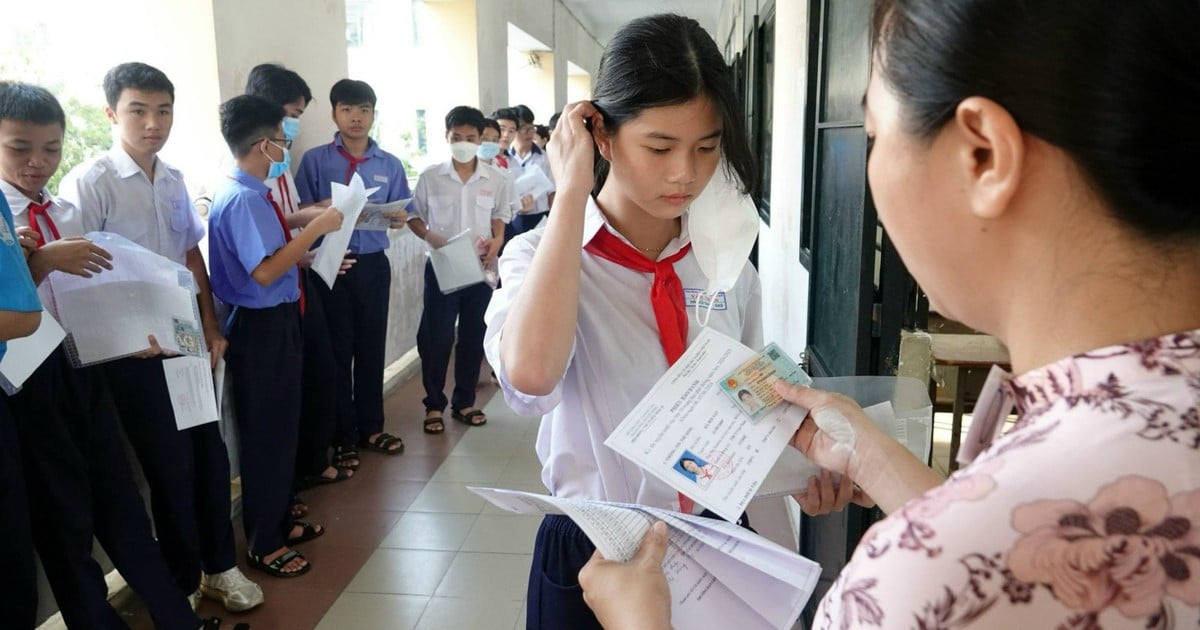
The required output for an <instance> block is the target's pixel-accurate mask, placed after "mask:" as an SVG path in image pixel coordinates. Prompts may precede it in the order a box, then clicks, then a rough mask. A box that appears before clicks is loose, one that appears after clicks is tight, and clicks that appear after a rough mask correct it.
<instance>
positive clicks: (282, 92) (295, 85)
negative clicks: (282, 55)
mask: <svg viewBox="0 0 1200 630" xmlns="http://www.w3.org/2000/svg"><path fill="white" fill-rule="evenodd" d="M246 94H250V95H253V96H260V97H262V98H265V99H267V100H268V101H271V102H272V103H275V104H277V105H286V104H288V103H293V102H295V101H297V100H299V99H301V98H303V99H304V105H305V106H307V105H308V104H309V103H311V102H312V97H313V96H312V90H310V89H308V84H307V83H305V82H304V79H302V78H300V75H298V74H296V72H295V71H293V70H288V69H287V68H285V67H283V66H281V65H279V64H277V63H260V64H258V65H257V66H254V68H252V69H251V70H250V76H248V77H246Z"/></svg>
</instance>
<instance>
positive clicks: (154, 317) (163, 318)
mask: <svg viewBox="0 0 1200 630" xmlns="http://www.w3.org/2000/svg"><path fill="white" fill-rule="evenodd" d="M195 299H196V297H195V296H194V295H192V294H191V292H190V291H189V290H188V289H185V288H183V287H178V286H177V287H174V288H172V287H166V286H163V285H159V284H154V283H151V282H138V281H131V282H109V283H106V284H93V285H88V286H84V287H82V288H79V289H75V290H72V291H64V292H61V293H57V294H56V295H55V300H56V302H57V304H58V312H59V316H60V317H61V318H62V324H63V327H64V328H66V329H67V330H69V331H71V336H72V339H73V341H74V345H75V351H76V354H77V356H78V360H79V364H80V365H90V364H92V363H98V362H101V361H107V360H110V359H116V358H120V357H126V356H129V355H131V354H136V353H138V352H142V351H145V350H148V349H149V348H150V343H149V342H148V341H147V336H149V335H154V338H155V340H157V341H158V345H159V347H161V348H162V349H163V350H165V351H167V352H172V353H183V352H184V350H185V349H184V348H182V347H181V346H180V344H179V343H178V342H177V339H176V334H175V333H176V330H175V326H176V322H179V324H178V325H180V326H186V327H188V329H189V330H192V331H193V332H196V334H199V333H198V330H196V326H195V315H194V304H193V303H194V301H195ZM114 322H120V324H119V325H114ZM188 345H189V346H191V345H193V344H188ZM196 350H197V349H195V348H190V347H189V348H188V351H196Z"/></svg>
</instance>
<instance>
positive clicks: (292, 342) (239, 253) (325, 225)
mask: <svg viewBox="0 0 1200 630" xmlns="http://www.w3.org/2000/svg"><path fill="white" fill-rule="evenodd" d="M283 117H284V111H283V108H282V107H280V106H279V105H276V104H274V103H271V102H270V101H266V100H264V99H261V98H259V97H257V96H248V95H243V96H238V97H234V98H232V99H230V100H229V101H226V102H225V103H224V104H223V105H221V135H222V136H224V138H225V143H226V144H227V145H229V150H230V151H231V152H232V153H233V155H234V158H235V160H236V162H237V167H236V168H234V170H233V172H232V173H230V174H229V181H228V182H226V184H225V187H224V188H222V189H221V190H219V191H218V192H217V194H216V196H215V197H214V198H213V204H212V210H211V213H210V214H209V242H208V248H209V260H210V261H211V262H210V263H209V264H210V265H211V267H212V287H213V292H214V293H215V294H216V295H217V297H219V298H220V299H221V300H222V301H224V302H225V303H226V304H230V305H231V306H233V307H234V310H233V314H232V315H231V316H230V318H229V324H228V330H227V335H228V339H229V351H228V352H227V354H226V364H227V368H228V377H229V379H230V381H231V382H232V383H233V404H234V410H235V412H236V415H237V423H238V430H239V432H240V436H241V440H240V448H241V462H242V522H243V524H244V526H245V530H246V541H247V543H248V544H249V547H250V549H249V560H250V566H252V567H254V568H256V569H259V570H261V571H264V572H266V573H268V574H269V575H272V576H275V577H296V576H299V575H303V574H304V573H307V572H308V571H309V569H311V568H312V565H311V564H309V563H308V561H307V560H306V559H305V558H304V556H302V555H301V554H300V553H299V552H298V551H295V550H294V549H291V548H290V547H291V546H292V545H296V544H299V543H302V542H305V541H307V540H311V539H313V538H316V537H318V536H320V535H321V534H323V533H324V532H325V530H324V529H323V528H320V527H317V526H313V525H310V524H308V523H301V522H299V521H296V522H293V521H292V520H291V517H290V506H291V501H290V497H291V489H292V481H293V477H294V473H293V467H294V466H295V458H296V441H297V432H298V427H299V422H300V400H301V396H300V378H301V365H302V356H303V344H304V340H303V332H302V330H301V319H300V318H301V313H302V311H303V309H304V302H305V296H304V293H303V285H302V284H301V280H300V273H299V268H298V267H297V263H299V262H300V259H301V258H302V257H303V256H304V254H305V252H307V251H308V250H309V248H310V247H312V245H313V243H314V242H316V240H317V238H319V237H320V236H322V235H324V234H327V233H329V232H333V231H335V230H337V229H339V228H340V227H341V224H342V213H341V212H340V211H338V209H337V208H327V209H326V210H324V211H323V212H322V213H321V214H320V215H318V216H317V217H316V218H315V219H313V220H312V221H311V222H309V223H308V225H307V227H305V229H304V230H303V231H302V232H300V233H299V234H298V235H297V236H296V237H295V238H292V235H291V231H290V230H289V229H288V226H287V221H286V219H285V218H284V216H283V211H282V209H280V207H279V205H278V202H277V201H276V200H275V199H274V197H273V195H271V192H270V189H269V188H268V187H267V185H266V184H264V183H263V181H264V180H268V179H273V178H276V177H279V176H280V175H281V174H282V173H283V171H284V170H286V168H287V162H288V149H289V147H290V146H291V141H289V140H287V139H286V138H285V137H284V135H283V127H282V124H281V123H282V121H283Z"/></svg>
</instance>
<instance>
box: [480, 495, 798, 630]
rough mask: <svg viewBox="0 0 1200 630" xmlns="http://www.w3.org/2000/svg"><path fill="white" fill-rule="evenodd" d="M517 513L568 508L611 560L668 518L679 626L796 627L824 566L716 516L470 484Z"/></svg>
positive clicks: (670, 581) (668, 560)
mask: <svg viewBox="0 0 1200 630" xmlns="http://www.w3.org/2000/svg"><path fill="white" fill-rule="evenodd" d="M471 490H472V491H473V492H475V493H476V494H478V495H480V496H482V497H483V498H485V499H487V500H488V501H490V502H492V503H493V504H494V505H496V506H497V507H500V508H502V509H505V510H508V511H510V512H515V513H518V514H564V515H566V516H567V517H569V518H570V519H571V520H573V521H574V522H575V524H576V525H578V526H579V528H580V529H582V530H583V532H584V533H585V534H587V536H588V538H589V539H590V540H591V541H592V544H594V545H595V546H596V548H597V549H598V550H599V551H600V553H601V554H602V555H603V556H604V557H605V558H608V559H610V560H618V561H621V562H625V561H628V560H629V559H630V558H632V557H633V555H634V554H635V553H636V552H637V549H638V547H639V546H640V545H641V542H642V538H643V537H644V536H645V535H646V531H647V530H648V529H649V528H650V526H651V525H652V524H653V523H654V522H655V521H664V522H666V523H667V526H668V532H669V534H668V547H667V554H666V557H665V558H664V559H663V573H664V574H665V575H666V578H667V586H668V588H669V589H670V591H671V624H672V626H674V627H676V628H738V629H739V630H756V629H758V628H775V629H784V628H791V627H792V625H793V624H794V623H795V621H796V619H797V617H799V615H800V612H801V610H803V609H804V605H805V604H806V603H807V602H808V600H809V598H810V597H811V596H812V592H813V589H814V588H815V587H816V584H817V579H818V578H819V577H820V575H821V567H820V565H818V564H817V563H815V562H813V561H812V560H809V559H807V558H804V557H803V556H799V555H797V554H796V553H795V552H793V551H791V550H788V549H784V548H783V547H780V546H778V545H776V544H775V543H773V542H771V541H769V540H767V539H765V538H763V537H761V536H759V535H757V534H755V533H753V532H751V531H749V530H746V529H743V528H741V527H738V526H737V525H733V524H731V523H726V522H724V521H719V520H716V519H709V518H704V517H701V516H693V515H690V514H679V513H676V512H670V511H667V510H659V509H654V508H648V507H645V506H640V505H630V504H623V503H608V502H604V501H588V500H584V499H563V498H558V497H550V496H543V495H538V494H531V493H527V492H518V491H515V490H499V489H491V488H471Z"/></svg>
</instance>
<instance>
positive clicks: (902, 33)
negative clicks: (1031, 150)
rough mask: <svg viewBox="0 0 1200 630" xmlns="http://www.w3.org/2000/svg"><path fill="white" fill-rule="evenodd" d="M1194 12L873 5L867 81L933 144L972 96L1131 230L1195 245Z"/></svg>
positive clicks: (1045, 4) (974, 2)
mask: <svg viewBox="0 0 1200 630" xmlns="http://www.w3.org/2000/svg"><path fill="white" fill-rule="evenodd" d="M1198 32H1200V2H1195V1H1187V2H1184V1H1180V0H1137V1H1136V2H1129V1H1127V0H1107V1H1102V0H1051V1H1041V0H1028V1H1023V2H1014V1H1013V0H956V1H955V2H946V0H877V1H876V4H875V15H874V27H873V34H872V42H873V45H874V48H875V54H874V60H875V62H874V63H875V72H877V73H879V76H880V77H881V78H882V79H883V80H884V82H885V83H886V84H887V85H888V87H889V88H890V90H891V91H892V93H893V94H895V95H896V96H897V99H898V100H899V101H900V104H901V111H902V116H903V119H904V125H905V127H906V129H907V131H908V132H909V133H912V134H913V135H915V136H917V137H918V138H921V139H925V140H931V139H932V138H933V137H934V136H935V135H936V134H937V132H938V131H939V130H941V129H942V128H943V126H944V125H945V124H946V123H947V122H949V121H950V120H952V119H953V117H954V115H955V110H956V108H957V106H958V104H959V103H961V102H962V101H963V100H964V99H966V98H968V97H971V96H982V97H985V98H988V99H991V100H993V101H995V102H996V103H998V104H999V105H1000V106H1002V107H1004V108H1005V109H1006V110H1008V112H1009V113H1010V114H1011V115H1012V117H1013V119H1014V120H1015V121H1016V122H1017V124H1018V125H1019V126H1020V127H1021V129H1022V130H1023V131H1024V132H1026V133H1029V134H1031V135H1033V136H1036V137H1038V138H1040V139H1042V140H1044V141H1046V142H1048V143H1050V144H1052V145H1054V146H1056V147H1058V148H1059V149H1061V150H1063V151H1064V152H1066V153H1067V154H1068V155H1069V156H1070V157H1071V158H1072V159H1073V160H1074V162H1075V163H1076V164H1077V166H1078V167H1079V169H1080V171H1081V172H1082V173H1083V176H1084V177H1085V178H1086V180H1087V181H1088V182H1089V183H1090V184H1091V186H1092V188H1093V189H1094V190H1095V191H1096V193H1097V194H1098V195H1099V196H1100V198H1101V199H1102V200H1103V201H1104V202H1105V204H1106V206H1107V207H1108V209H1109V211H1110V212H1112V213H1113V214H1114V215H1115V216H1116V218H1117V219H1118V220H1120V221H1121V222H1123V223H1124V224H1125V225H1127V226H1129V227H1131V228H1133V232H1134V233H1136V234H1140V235H1141V236H1143V237H1148V238H1151V239H1154V240H1164V239H1166V240H1182V241H1185V242H1186V241H1190V240H1194V239H1196V238H1197V237H1200V204H1197V202H1196V189H1195V185H1194V184H1193V179H1194V175H1193V174H1192V170H1193V166H1194V161H1193V160H1194V158H1195V156H1196V155H1197V153H1200V127H1198V126H1197V125H1196V123H1195V118H1196V113H1195V109H1194V104H1195V103H1197V102H1200V37H1197V33H1198Z"/></svg>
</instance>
